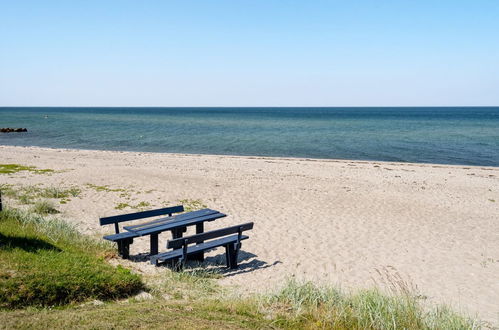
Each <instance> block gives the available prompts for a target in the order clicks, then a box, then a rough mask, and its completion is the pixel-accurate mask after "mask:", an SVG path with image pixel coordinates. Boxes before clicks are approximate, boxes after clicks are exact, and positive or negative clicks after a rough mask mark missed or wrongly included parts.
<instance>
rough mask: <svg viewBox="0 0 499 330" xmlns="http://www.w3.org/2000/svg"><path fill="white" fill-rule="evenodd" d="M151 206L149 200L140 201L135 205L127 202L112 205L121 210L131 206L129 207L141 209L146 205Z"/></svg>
mask: <svg viewBox="0 0 499 330" xmlns="http://www.w3.org/2000/svg"><path fill="white" fill-rule="evenodd" d="M149 206H151V204H150V203H149V202H140V203H138V204H136V205H130V204H128V203H118V204H116V206H115V207H114V208H115V209H116V210H123V209H126V208H131V209H143V208H146V207H149Z"/></svg>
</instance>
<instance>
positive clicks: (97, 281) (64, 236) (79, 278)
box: [0, 209, 143, 308]
mask: <svg viewBox="0 0 499 330" xmlns="http://www.w3.org/2000/svg"><path fill="white" fill-rule="evenodd" d="M0 242H1V244H0V307H2V308H22V307H26V306H60V305H66V304H71V303H77V302H81V301H84V300H87V299H102V300H110V299H116V298H121V297H126V296H128V295H130V294H133V293H134V292H137V291H138V290H141V289H143V284H142V282H141V280H140V278H139V276H137V275H134V274H132V273H131V272H130V271H128V270H126V269H124V268H121V267H118V268H115V267H112V266H111V265H109V264H108V263H107V262H106V261H105V257H106V256H108V255H110V254H111V253H112V252H111V251H112V250H110V248H109V246H106V245H104V244H100V243H97V242H95V241H93V240H92V239H90V238H88V237H85V236H81V235H80V234H79V233H78V232H77V231H76V230H75V229H74V228H73V227H71V226H69V225H68V224H67V223H65V222H62V221H60V220H55V219H51V220H50V219H48V220H47V219H44V218H42V217H40V216H37V215H35V214H32V213H28V212H23V211H19V210H13V209H7V210H4V211H2V212H1V213H0Z"/></svg>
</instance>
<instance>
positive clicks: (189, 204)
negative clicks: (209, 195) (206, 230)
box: [179, 199, 207, 212]
mask: <svg viewBox="0 0 499 330" xmlns="http://www.w3.org/2000/svg"><path fill="white" fill-rule="evenodd" d="M179 202H180V204H182V205H183V206H184V211H185V212H191V211H196V210H201V209H204V208H206V207H207V206H206V205H205V204H204V203H203V202H202V201H201V200H199V199H181V200H179Z"/></svg>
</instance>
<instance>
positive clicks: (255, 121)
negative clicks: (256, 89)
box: [0, 107, 499, 166]
mask: <svg viewBox="0 0 499 330" xmlns="http://www.w3.org/2000/svg"><path fill="white" fill-rule="evenodd" d="M0 127H15V128H17V127H25V128H27V129H28V132H27V133H1V134H0V144H1V145H14V146H41V147H53V148H81V149H101V150H127V151H148V152H173V153H196V154H198V153H199V154H221V155H251V156H282V157H305V158H334V159H354V160H378V161H397V162H418V163H440V164H460V165H482V166H499V107H386V108H384V107H379V108H350V107H348V108H338V107H335V108H227V107H223V108H99V107H89V108H83V107H82V108H80V107H78V108H73V107H37V108H16V107H0Z"/></svg>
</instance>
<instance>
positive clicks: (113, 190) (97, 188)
mask: <svg viewBox="0 0 499 330" xmlns="http://www.w3.org/2000/svg"><path fill="white" fill-rule="evenodd" d="M85 186H87V187H88V188H91V189H94V190H95V191H97V192H101V191H104V192H125V191H126V190H125V189H122V188H110V187H109V186H108V185H104V186H98V185H95V184H92V183H86V184H85Z"/></svg>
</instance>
